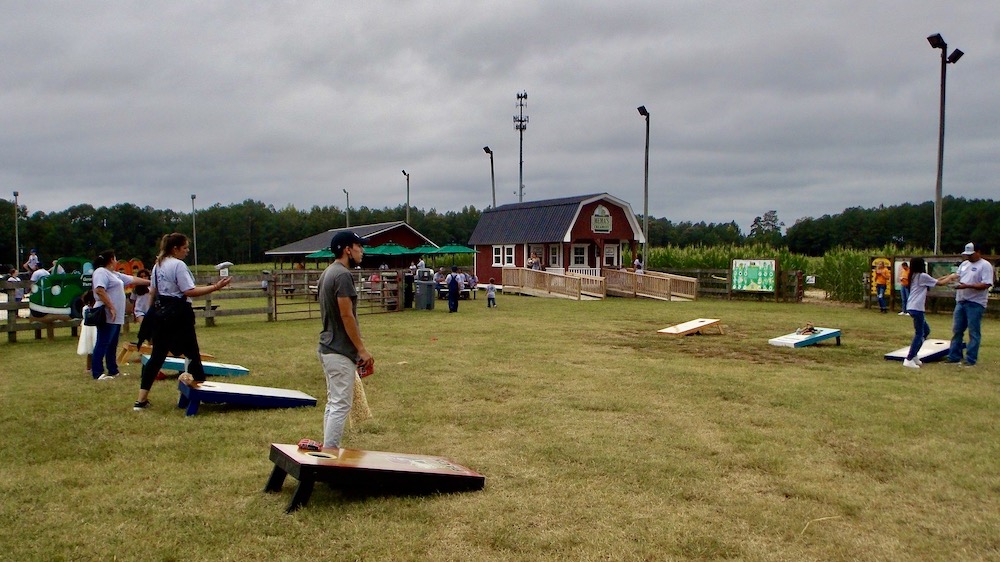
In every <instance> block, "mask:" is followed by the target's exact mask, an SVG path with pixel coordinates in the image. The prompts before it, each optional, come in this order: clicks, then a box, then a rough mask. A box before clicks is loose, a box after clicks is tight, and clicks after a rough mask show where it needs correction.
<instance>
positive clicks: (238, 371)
mask: <svg viewBox="0 0 1000 562" xmlns="http://www.w3.org/2000/svg"><path fill="white" fill-rule="evenodd" d="M148 361H149V356H148V355H143V356H142V364H143V365H145V364H146V363H147V362H148ZM201 366H202V367H203V368H204V369H205V374H206V375H210V376H213V377H242V376H243V375H249V374H250V369H247V368H246V367H244V366H242V365H232V364H229V363H215V362H212V361H202V362H201ZM185 367H186V365H185V362H184V358H183V357H167V359H166V360H165V361H164V362H163V367H160V370H161V371H177V372H178V373H183V372H184V369H185Z"/></svg>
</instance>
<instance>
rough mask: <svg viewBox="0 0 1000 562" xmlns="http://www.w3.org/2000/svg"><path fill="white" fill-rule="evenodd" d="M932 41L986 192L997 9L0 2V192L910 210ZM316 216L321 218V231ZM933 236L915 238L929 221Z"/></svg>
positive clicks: (928, 145) (105, 201) (938, 5)
mask: <svg viewBox="0 0 1000 562" xmlns="http://www.w3.org/2000/svg"><path fill="white" fill-rule="evenodd" d="M933 33H941V34H942V35H943V36H944V38H945V40H947V41H948V42H949V51H950V50H951V49H954V48H959V49H961V50H962V51H964V52H965V53H966V55H965V57H964V58H962V59H961V61H959V62H958V63H957V64H954V65H948V81H947V86H948V90H947V135H946V142H945V166H944V193H945V194H946V195H955V196H962V197H967V198H991V199H995V198H996V197H997V193H998V192H1000V190H998V189H997V182H998V180H997V178H998V177H1000V155H998V148H1000V142H998V131H1000V112H998V108H997V100H998V99H1000V10H998V8H997V4H996V2H995V0H991V1H986V0H969V1H963V2H940V1H928V0H905V1H904V0H899V1H879V2H871V1H846V0H830V1H822V0H819V1H812V2H789V1H787V0H786V1H769V2H760V1H752V0H738V1H737V0H733V1H727V2H713V1H705V0H692V1H688V0H683V1H678V0H674V1H666V2H665V1H663V0H659V1H653V2H627V1H625V2H623V1H616V2H607V1H585V0H576V1H566V2H556V1H534V2H518V1H509V0H507V1H501V2H475V1H472V2H470V1H468V0H464V1H450V0H431V1H412V2H391V3H390V2H329V1H326V2H282V1H268V2H254V1H249V0H239V1H221V0H215V1H209V2H205V1H203V0H202V1H197V2H187V1H176V0H172V1H170V2H154V1H149V0H145V1H137V2H124V1H118V2H100V1H78V2H48V1H30V2H27V1H24V2H15V1H12V0H0V53H2V55H0V188H2V189H3V191H2V192H0V196H3V197H6V198H12V191H14V190H17V191H20V194H21V195H20V198H19V202H20V203H21V204H22V205H25V206H27V208H28V211H29V213H33V212H35V211H45V212H51V211H61V210H64V209H66V208H68V207H69V206H71V205H75V204H78V203H82V202H86V203H90V204H92V205H94V206H95V207H99V206H111V205H114V204H117V203H122V202H131V203H135V204H137V205H139V206H146V205H150V206H152V207H155V208H161V209H165V208H172V209H175V210H178V211H183V212H190V210H191V199H190V196H191V194H192V193H194V194H197V200H196V203H197V205H198V207H208V206H211V205H214V204H221V205H228V204H230V203H238V202H240V201H243V200H245V199H253V200H259V201H263V202H264V203H266V204H270V205H274V206H275V207H277V208H282V207H285V206H287V205H293V206H295V207H297V208H299V209H308V208H310V207H312V206H313V205H332V206H337V207H341V208H342V207H344V206H345V197H344V194H343V192H342V190H343V189H347V191H349V192H350V201H351V206H352V207H359V206H367V207H373V208H382V207H387V206H388V207H394V206H397V205H403V204H404V203H405V200H406V178H405V177H404V176H403V174H402V173H401V171H402V170H403V169H405V170H406V171H407V172H409V173H410V175H411V178H410V189H411V191H410V203H411V205H412V206H414V207H417V208H422V209H425V210H430V209H431V208H435V209H437V210H438V211H441V212H444V211H448V210H460V209H461V208H462V207H463V206H466V205H474V206H475V207H477V208H480V209H482V208H485V207H487V206H489V205H490V204H491V197H492V196H491V188H490V162H489V157H488V155H486V154H485V153H484V152H483V146H485V145H489V146H490V147H491V148H492V149H493V151H494V153H495V166H496V185H497V187H496V199H497V203H498V204H499V205H503V204H506V203H513V202H516V201H517V199H518V198H517V195H516V194H515V192H516V191H517V184H518V162H519V156H518V150H519V139H518V133H517V131H515V129H514V123H513V116H514V115H515V114H516V113H518V108H517V107H516V102H517V100H516V94H517V93H518V92H520V91H526V92H527V94H528V99H527V107H526V108H525V114H526V115H527V116H528V119H529V120H528V124H527V130H526V131H524V186H525V188H524V189H525V190H524V200H525V201H532V200H538V199H549V198H557V197H565V196H572V195H583V194H589V193H599V192H608V193H610V194H612V195H614V196H617V197H620V198H622V199H624V200H626V201H628V202H629V203H631V205H632V208H633V210H634V211H635V212H636V213H642V209H643V151H644V146H645V145H644V143H645V123H644V121H643V118H642V117H641V116H640V115H639V113H638V112H637V111H636V107H637V106H639V105H645V106H646V108H647V109H648V110H649V112H650V114H651V133H650V136H651V138H650V165H649V212H650V215H652V216H655V217H666V218H668V219H670V220H671V221H674V222H678V221H695V222H697V221H705V222H728V221H730V220H735V221H737V223H738V224H739V225H740V227H741V228H742V229H743V230H744V232H746V231H748V230H749V226H750V223H751V222H752V220H753V218H754V217H755V216H758V215H763V214H764V212H765V211H767V210H771V209H774V210H776V211H777V212H778V217H779V218H780V219H781V220H782V221H784V222H785V223H786V225H788V226H790V225H791V224H793V223H794V222H795V221H796V220H797V219H799V218H803V217H810V216H811V217H819V216H822V215H824V214H836V213H839V212H841V211H843V210H844V209H845V208H847V207H854V206H862V207H874V206H878V205H887V206H888V205H898V204H901V203H905V202H911V203H920V202H924V201H929V200H932V199H933V197H934V186H935V180H936V170H937V168H936V166H937V141H938V108H939V101H940V99H939V96H940V78H941V75H940V60H941V59H940V51H939V50H934V49H932V48H931V47H930V45H929V44H928V42H927V39H926V38H927V36H928V35H931V34H933ZM331 226H336V225H331ZM928 227H929V228H932V225H928Z"/></svg>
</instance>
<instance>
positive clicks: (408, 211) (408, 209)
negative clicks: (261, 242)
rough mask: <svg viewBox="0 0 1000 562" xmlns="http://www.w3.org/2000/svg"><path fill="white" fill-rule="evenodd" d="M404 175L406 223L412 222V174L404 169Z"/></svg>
mask: <svg viewBox="0 0 1000 562" xmlns="http://www.w3.org/2000/svg"><path fill="white" fill-rule="evenodd" d="M403 175H404V176H406V224H410V174H407V173H406V170H403Z"/></svg>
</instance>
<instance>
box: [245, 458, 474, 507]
mask: <svg viewBox="0 0 1000 562" xmlns="http://www.w3.org/2000/svg"><path fill="white" fill-rule="evenodd" d="M270 459H271V462H273V463H274V470H272V471H271V477H270V478H269V479H268V480H267V485H266V486H264V491H265V492H280V491H281V485H282V484H283V483H284V482H285V476H287V475H289V474H291V475H292V476H293V477H294V478H295V479H297V480H298V481H299V484H298V486H297V487H296V488H295V493H294V494H292V501H291V502H290V503H289V504H288V509H286V510H285V512H286V513H291V512H292V511H295V510H296V509H298V508H299V507H302V506H304V505H306V504H307V503H309V496H310V495H312V490H313V485H314V484H315V483H316V482H326V483H328V484H330V485H331V486H333V487H337V488H352V489H357V488H364V487H371V486H379V485H385V486H389V487H391V488H393V489H396V490H400V491H403V492H405V491H407V490H409V491H424V492H426V491H437V492H462V491H472V490H482V489H483V487H484V486H485V485H486V477H485V476H483V475H482V474H479V473H478V472H476V471H474V470H472V469H470V468H467V467H464V466H462V465H460V464H457V463H454V462H452V461H450V460H448V459H446V458H444V457H434V456H429V455H411V454H407V453H387V452H382V451H362V450H359V449H337V448H329V449H326V448H324V449H323V450H321V451H306V450H302V449H299V448H298V446H297V445H286V444H281V443H271V454H270Z"/></svg>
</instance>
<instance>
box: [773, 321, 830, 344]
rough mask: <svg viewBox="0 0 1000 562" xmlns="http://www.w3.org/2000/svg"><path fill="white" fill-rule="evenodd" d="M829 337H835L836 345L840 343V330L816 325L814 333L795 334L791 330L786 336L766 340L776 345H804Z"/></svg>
mask: <svg viewBox="0 0 1000 562" xmlns="http://www.w3.org/2000/svg"><path fill="white" fill-rule="evenodd" d="M830 338H837V345H840V330H838V329H837V328H820V327H819V326H817V327H816V333H814V334H796V333H795V332H792V333H791V334H788V335H787V336H780V337H777V338H771V339H769V340H767V343H769V344H771V345H776V346H778V347H806V346H808V345H815V344H817V343H819V342H821V341H823V340H828V339H830Z"/></svg>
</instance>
